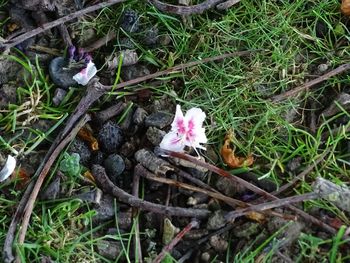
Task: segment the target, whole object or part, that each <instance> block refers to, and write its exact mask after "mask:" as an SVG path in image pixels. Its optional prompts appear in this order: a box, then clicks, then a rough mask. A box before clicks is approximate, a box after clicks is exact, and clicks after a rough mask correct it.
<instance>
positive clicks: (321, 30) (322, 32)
mask: <svg viewBox="0 0 350 263" xmlns="http://www.w3.org/2000/svg"><path fill="white" fill-rule="evenodd" d="M327 33H328V27H327V24H326V23H325V22H323V21H322V20H318V21H317V22H316V36H317V37H319V38H323V37H325V36H327Z"/></svg>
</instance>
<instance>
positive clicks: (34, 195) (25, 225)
mask: <svg viewBox="0 0 350 263" xmlns="http://www.w3.org/2000/svg"><path fill="white" fill-rule="evenodd" d="M89 120H90V116H89V115H85V117H84V118H83V119H81V120H80V121H79V123H78V125H76V126H75V127H74V129H73V130H72V132H71V133H70V134H69V135H68V136H67V137H66V138H64V140H62V141H61V143H60V144H59V145H58V146H57V147H56V149H55V150H54V151H53V153H52V154H51V156H50V158H49V159H48V161H47V162H46V163H45V165H44V167H43V169H42V170H41V173H40V174H39V176H38V179H37V180H36V183H35V185H34V188H33V190H32V192H31V194H30V196H29V199H28V202H27V205H26V208H25V213H24V216H23V220H22V225H21V229H20V232H19V237H18V243H19V244H23V242H24V239H25V235H26V232H27V228H28V224H29V219H30V216H31V214H32V211H33V206H34V202H35V200H36V198H37V196H38V193H39V191H40V187H41V185H42V184H43V182H44V179H45V177H46V175H47V173H48V172H49V169H50V168H51V165H52V164H53V163H54V161H55V160H56V158H57V157H58V155H59V154H60V152H61V151H62V150H63V149H64V147H66V146H67V145H68V143H69V142H70V141H71V140H73V139H74V137H75V135H76V134H77V133H78V131H79V130H80V129H81V128H82V127H83V126H84V125H85V124H86V123H87V122H88V121H89Z"/></svg>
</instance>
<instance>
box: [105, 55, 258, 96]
mask: <svg viewBox="0 0 350 263" xmlns="http://www.w3.org/2000/svg"><path fill="white" fill-rule="evenodd" d="M258 51H262V49H255V50H245V51H236V52H232V53H226V54H222V55H218V56H214V57H208V58H204V59H201V60H197V61H191V62H187V63H183V64H179V65H177V66H175V67H172V68H169V69H165V70H162V71H158V72H156V73H153V74H149V75H146V76H143V77H139V78H136V79H132V80H129V81H125V82H122V83H120V84H118V85H117V86H116V87H115V89H121V88H124V87H127V86H133V85H136V84H139V83H140V82H144V81H147V80H150V79H155V78H158V77H161V76H165V75H168V74H170V73H174V72H176V71H178V70H184V69H186V68H190V67H194V66H198V65H200V64H204V63H208V62H214V61H218V60H222V59H225V58H231V57H243V56H248V55H250V54H251V53H253V52H258ZM112 88H113V86H104V89H105V90H106V91H110V90H111V89H112Z"/></svg>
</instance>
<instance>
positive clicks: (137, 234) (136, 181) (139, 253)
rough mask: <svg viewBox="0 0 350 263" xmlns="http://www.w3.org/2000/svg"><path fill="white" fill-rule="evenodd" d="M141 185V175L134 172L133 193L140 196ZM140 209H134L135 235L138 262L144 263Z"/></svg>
mask: <svg viewBox="0 0 350 263" xmlns="http://www.w3.org/2000/svg"><path fill="white" fill-rule="evenodd" d="M139 186H140V176H139V175H138V174H137V173H134V176H133V181H132V195H133V196H135V197H137V198H138V197H139ZM138 215H139V210H138V209H137V208H134V209H133V218H134V223H135V235H134V246H135V251H136V253H137V259H138V260H137V262H140V263H142V262H143V260H142V249H141V242H140V224H139V217H138Z"/></svg>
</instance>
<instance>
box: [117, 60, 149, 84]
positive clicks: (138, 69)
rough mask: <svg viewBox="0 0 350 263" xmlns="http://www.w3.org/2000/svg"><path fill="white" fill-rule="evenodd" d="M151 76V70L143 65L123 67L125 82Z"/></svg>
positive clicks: (122, 73)
mask: <svg viewBox="0 0 350 263" xmlns="http://www.w3.org/2000/svg"><path fill="white" fill-rule="evenodd" d="M149 74H151V71H150V70H149V68H148V67H147V66H145V65H141V64H135V65H131V66H125V67H123V70H122V72H121V75H122V78H123V79H124V81H128V80H132V79H136V78H140V77H144V76H147V75H149Z"/></svg>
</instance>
